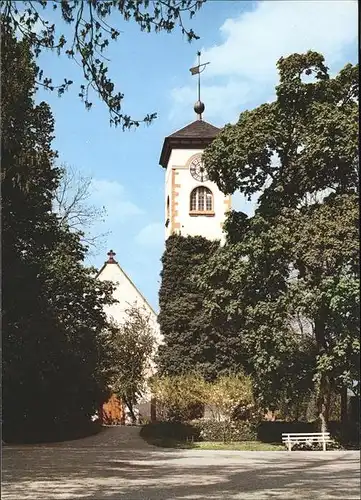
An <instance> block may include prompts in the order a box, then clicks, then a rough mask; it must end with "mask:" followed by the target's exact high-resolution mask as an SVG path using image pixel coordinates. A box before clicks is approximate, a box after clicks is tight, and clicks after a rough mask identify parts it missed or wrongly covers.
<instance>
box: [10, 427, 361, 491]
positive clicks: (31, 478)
mask: <svg viewBox="0 0 361 500" xmlns="http://www.w3.org/2000/svg"><path fill="white" fill-rule="evenodd" d="M123 429H126V430H123ZM138 431H139V429H137V428H126V427H125V428H124V427H123V428H106V429H104V431H103V432H101V433H100V434H98V435H96V436H90V437H89V438H85V439H81V440H76V441H69V442H66V443H56V444H51V445H38V446H6V447H5V448H4V450H3V477H2V484H3V491H2V497H1V498H2V499H3V500H51V499H54V500H55V499H56V500H60V499H62V500H65V499H69V500H70V499H78V498H79V499H80V498H82V499H89V500H105V499H107V500H118V499H127V500H138V499H142V500H163V499H164V500H165V499H167V500H171V499H174V500H177V499H184V500H185V499H189V500H191V499H192V500H195V499H222V500H226V499H232V500H233V499H234V500H235V499H242V500H250V499H252V500H262V499H285V500H287V499H305V498H306V499H309V500H312V499H344V500H348V499H350V500H351V499H358V498H359V491H360V481H359V452H352V451H350V452H326V453H323V452H291V453H288V452H283V451H281V452H232V451H229V452H227V451H205V450H177V451H174V450H164V449H159V448H156V447H152V446H149V445H148V444H146V443H145V442H144V441H143V440H142V439H141V438H140V437H139V435H138Z"/></svg>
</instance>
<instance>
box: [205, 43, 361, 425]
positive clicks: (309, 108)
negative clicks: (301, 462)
mask: <svg viewBox="0 0 361 500" xmlns="http://www.w3.org/2000/svg"><path fill="white" fill-rule="evenodd" d="M278 69H279V74H280V83H279V85H278V86H277V87H276V100H275V101H274V102H272V103H269V104H263V105H261V106H260V107H258V108H256V109H255V110H253V111H245V112H244V113H242V114H241V115H240V118H239V121H238V122H237V124H235V125H227V126H226V127H225V128H224V129H223V131H222V132H221V133H220V134H219V135H218V136H217V138H216V139H215V140H214V141H213V142H212V144H211V145H210V146H209V147H208V148H207V149H206V151H205V153H204V161H205V166H206V168H207V169H208V171H209V174H210V178H211V179H212V180H213V181H215V182H216V183H217V185H218V187H219V188H220V189H221V190H222V191H223V192H224V193H226V194H231V193H234V192H235V191H236V190H239V191H240V192H241V193H243V194H244V195H245V196H248V197H250V196H251V195H254V194H256V193H258V195H259V197H258V203H257V209H256V215H255V216H254V217H253V218H250V219H248V218H247V217H246V216H245V215H244V214H243V215H242V214H233V215H232V216H231V217H230V218H229V220H228V246H226V247H225V248H224V249H222V250H220V252H219V254H220V255H219V256H218V257H215V259H216V261H215V260H213V261H212V262H211V263H210V265H209V268H208V270H206V271H205V272H206V274H205V275H203V286H204V287H205V288H206V289H207V290H208V298H207V300H208V302H209V304H210V307H211V308H213V309H214V310H216V309H218V310H220V309H223V311H222V314H223V315H224V314H225V312H226V314H227V318H228V319H227V321H230V320H232V321H233V322H234V321H236V320H239V321H241V322H242V323H243V325H244V328H243V329H242V332H243V335H244V341H245V342H246V344H249V345H252V346H254V347H257V349H255V351H254V354H253V355H254V363H255V364H254V367H257V362H258V361H259V360H260V359H262V358H263V360H264V369H265V371H264V372H262V373H264V374H266V373H268V371H269V370H270V369H271V368H272V365H274V368H275V369H272V370H271V371H272V372H273V373H274V374H275V376H277V371H278V368H277V366H278V365H279V363H280V362H281V358H282V356H285V357H286V358H288V359H290V353H291V352H292V349H291V346H289V347H287V344H288V341H289V339H291V338H292V337H291V336H290V332H292V331H295V319H296V318H297V317H300V318H301V321H300V322H299V325H298V328H296V333H297V332H298V334H297V335H298V338H299V335H300V334H302V331H303V333H305V332H304V330H305V328H304V326H305V325H306V324H307V325H309V328H308V333H312V337H313V343H314V345H315V348H316V351H315V363H316V367H315V368H314V370H313V375H314V380H315V381H316V382H317V387H318V390H319V400H318V407H319V411H320V412H322V414H323V416H324V417H326V418H327V413H328V407H329V395H330V391H331V390H332V389H333V388H338V389H340V387H343V388H346V387H350V386H351V385H352V379H354V380H359V367H358V363H357V362H356V359H357V357H358V354H359V349H360V346H359V339H358V334H357V325H358V323H359V307H358V298H357V296H356V294H355V289H356V284H358V282H359V258H358V215H357V206H358V120H357V118H358V68H357V66H352V65H351V64H347V65H346V66H345V67H344V68H343V69H342V70H341V71H340V73H339V74H338V75H336V76H335V77H334V78H331V77H330V75H329V72H328V68H327V67H326V65H325V63H324V58H323V56H322V55H321V54H318V53H315V52H311V51H309V52H307V53H306V54H293V55H291V56H289V57H287V58H281V59H280V60H279V61H278ZM310 80H311V81H310ZM232 265H233V266H235V267H234V268H232ZM214 273H221V275H222V276H223V281H222V287H223V288H222V291H220V282H218V286H217V289H214V288H213V287H212V279H213V278H212V276H213V274H214ZM246 275H247V276H248V279H247V280H246V278H245V276H246ZM231 277H232V278H231ZM213 282H214V280H213ZM243 284H244V287H243ZM220 297H221V298H222V300H221V301H220ZM224 297H229V301H228V304H227V303H226V304H224V307H223V308H222V306H221V305H220V303H221V304H222V301H223V302H224ZM250 301H251V304H249V302H250ZM247 304H249V306H248V308H247ZM224 311H225V312H224ZM254 320H256V321H255V323H252V322H253V321H254ZM249 322H250V323H249ZM247 323H248V324H247ZM252 325H253V326H252ZM262 332H264V334H262ZM262 338H264V339H265V340H266V339H267V341H268V342H270V344H269V346H268V347H266V348H264V347H263V348H262V342H261V339H262ZM296 340H297V337H296ZM264 345H267V344H264ZM288 349H290V350H289V351H288V352H287V350H288ZM311 352H312V351H311ZM257 353H258V354H257ZM262 353H263V354H262ZM284 366H287V364H286V365H284ZM311 367H312V363H311ZM259 368H260V367H259ZM311 373H312V371H311Z"/></svg>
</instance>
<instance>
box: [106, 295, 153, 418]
mask: <svg viewBox="0 0 361 500" xmlns="http://www.w3.org/2000/svg"><path fill="white" fill-rule="evenodd" d="M125 312H126V317H125V319H124V320H123V322H122V323H120V324H117V325H114V333H115V335H114V344H113V347H114V358H113V363H114V375H113V378H112V390H113V391H114V392H115V394H117V395H118V396H119V398H120V399H121V400H122V401H124V403H125V404H126V405H127V407H128V409H129V412H130V415H131V417H132V419H133V421H134V422H135V421H136V416H135V413H134V406H135V405H136V404H137V403H138V402H139V400H140V398H141V397H142V396H144V394H145V393H146V391H147V389H148V386H147V380H148V379H149V377H150V375H151V373H152V365H154V362H153V356H154V351H155V347H156V344H155V342H156V339H155V332H154V329H153V327H152V324H151V320H150V317H149V314H148V313H147V311H146V310H145V309H144V308H141V307H139V306H137V305H136V304H132V305H130V306H129V308H128V309H127V310H126V311H125Z"/></svg>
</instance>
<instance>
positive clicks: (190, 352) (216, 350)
mask: <svg viewBox="0 0 361 500" xmlns="http://www.w3.org/2000/svg"><path fill="white" fill-rule="evenodd" d="M218 248H219V242H218V241H213V242H212V241H209V240H207V239H205V238H203V237H192V236H188V237H184V236H180V235H172V236H170V237H169V238H168V240H167V242H166V250H165V252H164V255H163V258H162V263H163V270H162V273H161V277H162V283H161V287H160V292H159V306H160V313H159V316H158V321H159V324H160V329H161V333H162V335H163V336H164V345H161V346H160V348H159V359H158V363H159V367H160V372H161V373H163V374H166V375H180V374H184V373H189V372H193V371H197V372H199V373H202V374H203V375H204V376H205V377H206V378H207V379H214V378H216V377H217V375H218V374H219V373H221V372H222V371H224V370H228V368H229V359H230V357H232V359H234V360H235V363H238V364H239V366H240V359H241V357H242V351H241V348H240V345H239V342H238V340H237V339H236V338H235V337H234V336H230V335H229V331H224V330H223V329H218V328H217V324H211V322H210V315H209V313H208V312H207V311H206V310H205V309H204V307H203V295H202V293H201V292H200V290H199V288H198V287H197V284H196V281H195V277H196V276H197V273H198V271H199V269H200V267H201V266H202V265H204V263H205V262H208V260H209V258H210V257H211V255H212V254H213V253H214V252H216V251H217V249H218ZM222 326H223V325H222ZM229 328H230V326H228V329H229Z"/></svg>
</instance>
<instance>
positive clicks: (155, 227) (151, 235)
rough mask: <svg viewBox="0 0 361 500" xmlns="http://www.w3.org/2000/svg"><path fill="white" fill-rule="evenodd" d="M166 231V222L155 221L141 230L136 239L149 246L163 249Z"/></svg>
mask: <svg viewBox="0 0 361 500" xmlns="http://www.w3.org/2000/svg"><path fill="white" fill-rule="evenodd" d="M164 231H165V229H164V224H162V223H160V222H153V223H151V224H148V225H147V226H145V227H143V228H142V229H141V230H140V231H139V233H138V234H137V236H136V238H135V241H136V242H137V243H138V244H139V245H142V246H144V247H147V248H155V249H161V248H162V245H163V244H164V234H165V233H164Z"/></svg>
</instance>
